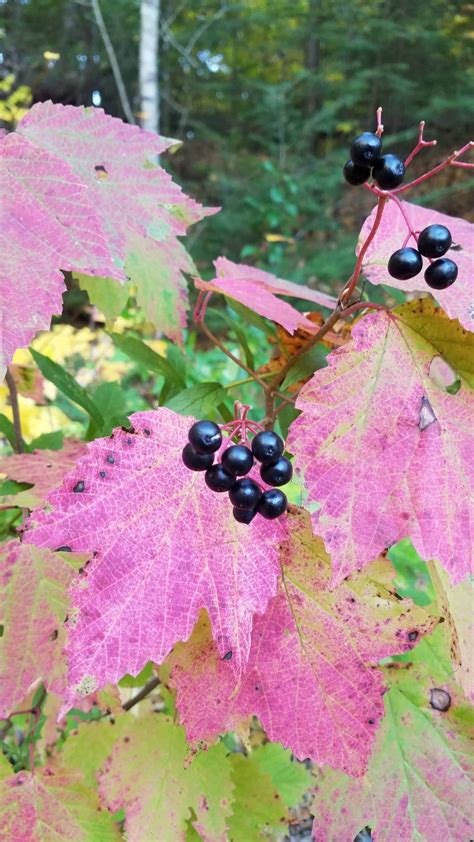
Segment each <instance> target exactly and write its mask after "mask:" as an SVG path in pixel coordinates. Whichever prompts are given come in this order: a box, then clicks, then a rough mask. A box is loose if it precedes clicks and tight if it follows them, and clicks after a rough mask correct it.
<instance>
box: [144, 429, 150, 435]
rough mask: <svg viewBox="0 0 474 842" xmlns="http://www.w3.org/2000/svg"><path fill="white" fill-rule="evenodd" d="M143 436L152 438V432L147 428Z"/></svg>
mask: <svg viewBox="0 0 474 842" xmlns="http://www.w3.org/2000/svg"><path fill="white" fill-rule="evenodd" d="M143 434H144V435H145V436H151V430H149V429H148V427H145V429H144V430H143Z"/></svg>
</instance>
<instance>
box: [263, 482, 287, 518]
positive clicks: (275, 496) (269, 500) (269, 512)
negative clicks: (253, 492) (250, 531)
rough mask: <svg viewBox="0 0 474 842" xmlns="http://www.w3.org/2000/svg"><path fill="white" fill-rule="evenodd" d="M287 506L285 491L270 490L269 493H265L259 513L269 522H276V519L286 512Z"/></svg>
mask: <svg viewBox="0 0 474 842" xmlns="http://www.w3.org/2000/svg"><path fill="white" fill-rule="evenodd" d="M287 506H288V500H287V499H286V494H283V491H280V490H279V489H278V488H269V489H268V491H264V492H263V494H262V496H261V498H260V502H259V504H258V506H257V511H258V513H259V514H260V515H262V517H265V518H267V520H274V518H276V517H280V515H282V514H283V512H286V509H287Z"/></svg>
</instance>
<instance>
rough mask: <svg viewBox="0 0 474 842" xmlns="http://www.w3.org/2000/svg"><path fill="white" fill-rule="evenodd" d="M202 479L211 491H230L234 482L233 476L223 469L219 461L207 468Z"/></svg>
mask: <svg viewBox="0 0 474 842" xmlns="http://www.w3.org/2000/svg"><path fill="white" fill-rule="evenodd" d="M204 479H205V480H206V485H207V486H208V487H209V488H210V489H211V491H230V489H231V488H232V485H233V483H234V477H232V476H231V475H230V474H228V473H227V471H225V470H224V468H223V467H222V465H221V464H220V462H218V463H217V465H212V467H211V468H208V469H207V471H206V473H205V475H204Z"/></svg>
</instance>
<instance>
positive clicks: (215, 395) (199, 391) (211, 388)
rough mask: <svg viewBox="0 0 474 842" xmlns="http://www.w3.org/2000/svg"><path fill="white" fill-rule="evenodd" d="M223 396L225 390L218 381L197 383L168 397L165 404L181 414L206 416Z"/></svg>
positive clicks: (223, 398)
mask: <svg viewBox="0 0 474 842" xmlns="http://www.w3.org/2000/svg"><path fill="white" fill-rule="evenodd" d="M225 398H226V391H225V389H224V388H223V386H221V384H220V383H198V384H197V386H189V388H188V389H184V391H182V392H179V393H178V394H177V395H175V396H174V397H172V398H170V400H169V401H168V402H167V406H168V407H169V409H173V410H174V411H175V412H179V413H180V414H181V415H196V416H204V415H205V416H208V415H212V414H214V413H215V410H216V407H217V406H218V405H219V404H220V403H222V402H223V401H224V400H225Z"/></svg>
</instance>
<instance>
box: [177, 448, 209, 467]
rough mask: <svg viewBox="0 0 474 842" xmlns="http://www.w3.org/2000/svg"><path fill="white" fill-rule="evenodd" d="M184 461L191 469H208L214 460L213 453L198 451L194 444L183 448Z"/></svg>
mask: <svg viewBox="0 0 474 842" xmlns="http://www.w3.org/2000/svg"><path fill="white" fill-rule="evenodd" d="M183 462H184V464H185V465H186V467H187V468H189V470H190V471H207V469H208V468H210V467H211V465H212V463H213V462H214V454H213V453H197V452H196V451H195V450H194V447H193V446H192V444H187V445H186V446H185V447H184V448H183Z"/></svg>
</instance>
